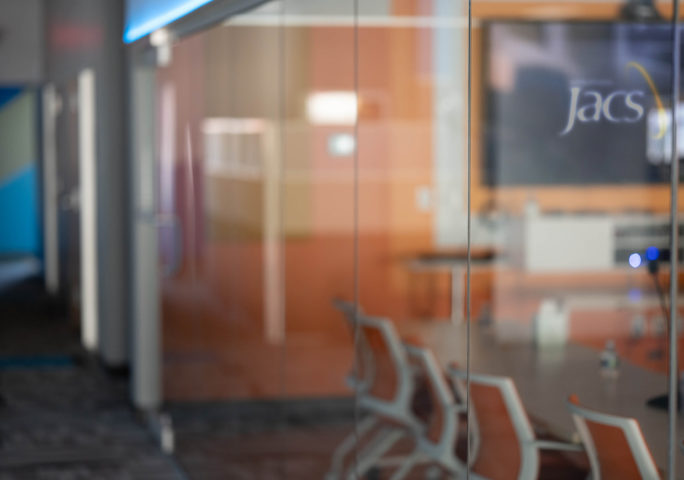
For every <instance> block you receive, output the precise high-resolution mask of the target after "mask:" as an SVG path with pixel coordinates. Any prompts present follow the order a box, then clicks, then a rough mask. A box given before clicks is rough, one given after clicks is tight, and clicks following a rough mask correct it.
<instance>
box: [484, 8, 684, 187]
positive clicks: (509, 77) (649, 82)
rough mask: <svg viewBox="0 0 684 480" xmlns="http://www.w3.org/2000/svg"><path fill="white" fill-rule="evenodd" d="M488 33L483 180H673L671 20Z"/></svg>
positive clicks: (515, 26)
mask: <svg viewBox="0 0 684 480" xmlns="http://www.w3.org/2000/svg"><path fill="white" fill-rule="evenodd" d="M485 32H486V33H485V35H486V36H485V52H486V61H485V68H484V72H483V74H484V75H485V78H484V80H485V85H486V98H485V108H486V114H485V120H486V124H485V129H484V132H485V133H484V134H485V155H484V172H483V173H484V181H485V183H486V184H488V185H492V186H494V185H511V186H515V185H554V184H565V185H585V184H589V185H591V184H594V185H596V184H644V183H646V184H648V183H660V182H665V181H666V180H667V178H668V175H669V167H668V164H669V160H668V158H669V151H670V143H669V142H670V130H669V125H670V115H671V113H670V111H671V110H670V108H671V99H672V80H671V75H672V46H671V42H672V28H671V27H670V26H669V25H667V24H636V23H615V22H613V23H599V22H592V23H574V22H557V23H553V22H544V23H541V22H540V23H532V22H529V23H523V22H506V21H497V22H490V23H488V24H487V26H486V29H485ZM680 143H681V142H680Z"/></svg>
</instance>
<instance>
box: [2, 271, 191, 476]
mask: <svg viewBox="0 0 684 480" xmlns="http://www.w3.org/2000/svg"><path fill="white" fill-rule="evenodd" d="M0 320H1V321H0V394H1V395H2V400H1V404H0V479H2V480H10V479H12V480H14V479H17V480H20V479H46V480H47V479H70V480H71V479H84V480H85V479H104V480H109V479H112V480H119V479H140V480H142V479H145V480H151V479H160V480H161V479H169V480H171V479H183V478H185V477H184V475H183V474H182V473H181V472H180V470H179V469H178V468H177V467H176V465H175V464H174V461H173V460H172V459H171V458H170V457H168V456H166V455H164V454H163V453H161V451H160V450H159V449H158V447H157V446H156V444H155V443H154V441H153V439H152V437H151V436H150V434H149V433H148V431H147V430H146V429H145V428H144V426H143V424H142V423H141V422H140V421H139V419H138V418H137V417H136V413H135V412H134V411H133V409H132V408H131V406H130V402H129V401H128V391H127V387H128V379H127V378H126V376H125V375H118V376H116V375H111V374H109V373H107V372H105V371H104V370H103V369H102V368H101V367H100V366H99V365H98V364H97V363H96V362H95V361H93V360H91V359H90V358H89V357H88V356H87V355H86V354H85V352H83V351H82V350H81V348H80V346H79V344H78V335H77V331H76V330H75V328H74V327H72V326H70V325H69V324H68V322H67V320H66V318H65V314H64V312H63V311H60V309H59V308H57V307H56V306H55V304H54V302H52V301H51V300H50V299H49V298H48V297H47V296H46V295H45V294H44V293H43V292H42V288H41V284H40V282H39V280H38V279H27V280H24V281H22V282H21V283H19V284H17V285H14V286H13V287H11V288H9V289H6V290H4V291H2V292H0Z"/></svg>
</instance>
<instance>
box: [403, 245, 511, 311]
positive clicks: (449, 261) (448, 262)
mask: <svg viewBox="0 0 684 480" xmlns="http://www.w3.org/2000/svg"><path fill="white" fill-rule="evenodd" d="M497 256H498V252H497V251H496V250H495V249H494V248H491V247H477V248H473V249H471V251H470V266H471V268H478V267H483V266H484V267H489V266H491V265H492V264H493V262H494V261H495V260H496V259H497ZM408 267H409V269H410V270H411V271H414V272H425V271H428V272H441V271H446V272H449V275H450V276H451V313H450V315H449V317H450V319H451V322H452V323H454V324H456V323H461V322H462V321H463V319H464V318H463V317H464V315H463V311H464V307H465V305H464V301H465V273H466V271H467V267H468V251H467V250H466V249H464V248H460V249H450V250H443V251H434V252H427V253H423V254H421V255H418V256H417V257H413V258H409V259H408Z"/></svg>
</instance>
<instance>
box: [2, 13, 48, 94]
mask: <svg viewBox="0 0 684 480" xmlns="http://www.w3.org/2000/svg"><path fill="white" fill-rule="evenodd" d="M43 33H44V29H43V0H21V1H19V0H0V84H5V85H24V84H27V83H39V82H40V81H41V80H42V78H43V44H44V36H43Z"/></svg>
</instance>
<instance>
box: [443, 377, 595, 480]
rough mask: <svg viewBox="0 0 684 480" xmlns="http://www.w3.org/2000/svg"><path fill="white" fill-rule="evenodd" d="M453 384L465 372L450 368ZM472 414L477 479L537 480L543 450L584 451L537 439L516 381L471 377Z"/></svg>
mask: <svg viewBox="0 0 684 480" xmlns="http://www.w3.org/2000/svg"><path fill="white" fill-rule="evenodd" d="M449 374H450V375H451V377H452V378H453V379H454V381H460V382H465V381H466V376H467V374H466V372H465V371H464V370H460V369H458V368H449ZM470 400H471V401H470V412H469V415H475V418H476V419H477V429H478V437H479V448H478V450H477V453H476V456H475V458H474V459H473V461H472V470H471V478H472V479H474V480H482V479H490V480H535V479H536V478H537V476H538V474H539V460H540V452H541V451H542V450H565V451H582V450H583V448H582V446H581V445H576V444H572V443H563V442H553V441H546V440H538V439H537V438H536V436H535V434H534V430H533V429H532V425H531V424H530V421H529V419H528V417H527V414H526V413H525V408H524V407H523V404H522V401H521V400H520V396H519V395H518V391H517V389H516V388H515V384H514V383H513V380H511V379H510V378H507V377H497V376H492V375H476V374H471V375H470Z"/></svg>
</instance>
